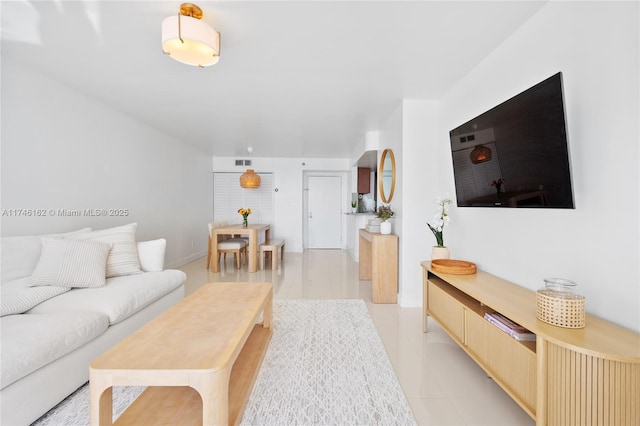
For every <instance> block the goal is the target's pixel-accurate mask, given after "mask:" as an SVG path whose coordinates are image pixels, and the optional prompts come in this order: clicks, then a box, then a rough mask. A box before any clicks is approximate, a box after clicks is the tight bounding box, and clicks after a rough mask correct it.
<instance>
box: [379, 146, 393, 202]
mask: <svg viewBox="0 0 640 426" xmlns="http://www.w3.org/2000/svg"><path fill="white" fill-rule="evenodd" d="M378 186H379V187H380V196H381V197H382V202H383V203H385V204H389V203H390V202H391V199H392V198H393V190H394V189H395V188H396V159H395V157H394V156H393V151H392V150H390V149H388V148H387V149H385V150H384V151H383V152H382V157H381V158H380V166H379V169H378Z"/></svg>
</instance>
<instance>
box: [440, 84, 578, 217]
mask: <svg viewBox="0 0 640 426" xmlns="http://www.w3.org/2000/svg"><path fill="white" fill-rule="evenodd" d="M449 136H450V140H451V156H452V160H453V174H454V179H455V186H456V199H457V203H458V206H459V207H531V208H562V209H572V208H574V202H573V190H572V186H571V170H570V161H569V147H568V140H567V134H566V124H565V109H564V100H563V93H562V73H557V74H555V75H553V76H551V77H549V78H547V79H546V80H544V81H542V82H541V83H538V84H536V85H534V86H533V87H531V88H529V89H527V90H525V91H523V92H521V93H520V94H518V95H516V96H514V97H512V98H511V99H509V100H507V101H505V102H503V103H501V104H500V105H498V106H496V107H494V108H492V109H490V110H489V111H487V112H485V113H483V114H481V115H479V116H478V117H476V118H474V119H472V120H470V121H468V122H466V123H464V124H462V125H460V126H458V127H456V128H455V129H453V130H451V131H450V132H449Z"/></svg>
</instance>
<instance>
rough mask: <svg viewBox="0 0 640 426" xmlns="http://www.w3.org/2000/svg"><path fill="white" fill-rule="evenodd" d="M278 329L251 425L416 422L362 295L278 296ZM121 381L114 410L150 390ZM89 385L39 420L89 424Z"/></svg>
mask: <svg viewBox="0 0 640 426" xmlns="http://www.w3.org/2000/svg"><path fill="white" fill-rule="evenodd" d="M273 305H274V306H273V308H274V309H273V313H274V318H273V336H272V338H271V343H270V344H269V348H268V350H267V353H266V355H265V358H264V361H263V364H262V367H261V369H260V372H259V374H258V378H257V379H256V383H255V386H254V388H253V392H252V393H251V397H250V398H249V402H248V403H247V407H246V409H245V413H244V417H243V419H242V424H244V425H278V426H281V425H414V424H416V421H415V418H414V416H413V414H412V412H411V409H410V407H409V404H408V402H407V400H406V398H405V396H404V394H403V392H402V389H401V387H400V384H399V383H398V379H397V377H396V375H395V373H394V371H393V368H392V366H391V363H390V362H389V359H388V357H387V354H386V352H385V350H384V346H383V345H382V341H381V340H380V337H379V336H378V333H377V331H376V329H375V326H374V324H373V322H372V320H371V317H370V316H369V312H368V311H367V307H366V305H365V303H364V301H362V300H274V302H273ZM143 389H144V388H142V387H117V388H114V392H113V398H114V418H115V417H117V416H118V415H119V414H120V413H121V412H122V411H123V410H124V409H126V407H127V406H128V405H129V404H130V403H131V402H132V401H133V400H134V399H135V398H136V397H137V396H138V395H139V394H140V393H141V392H142V390H143ZM88 421H89V387H88V385H85V386H83V387H81V388H80V389H78V391H76V392H75V393H74V394H72V395H71V396H69V397H68V398H67V399H65V400H64V401H63V402H61V403H60V404H59V405H58V406H57V407H55V408H54V409H52V410H51V411H50V412H49V413H47V414H46V415H45V416H43V417H42V418H40V419H39V420H38V421H36V422H35V423H34V425H37V426H45V425H56V426H58V425H86V424H88Z"/></svg>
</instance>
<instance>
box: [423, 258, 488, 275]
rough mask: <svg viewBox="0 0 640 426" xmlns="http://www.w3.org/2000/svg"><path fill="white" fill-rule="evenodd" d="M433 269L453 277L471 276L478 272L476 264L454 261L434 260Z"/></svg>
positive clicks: (432, 261) (432, 262)
mask: <svg viewBox="0 0 640 426" xmlns="http://www.w3.org/2000/svg"><path fill="white" fill-rule="evenodd" d="M431 269H433V270H434V271H436V272H442V273H445V274H453V275H471V274H475V273H476V272H477V271H478V268H477V267H476V264H475V263H472V262H467V261H466V260H453V259H432V260H431Z"/></svg>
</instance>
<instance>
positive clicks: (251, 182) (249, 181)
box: [240, 147, 262, 189]
mask: <svg viewBox="0 0 640 426" xmlns="http://www.w3.org/2000/svg"><path fill="white" fill-rule="evenodd" d="M247 151H249V156H250V157H251V155H252V153H253V148H251V147H249V148H247ZM261 182H262V179H260V176H259V175H257V174H256V172H255V171H253V169H247V171H246V172H244V173H243V174H242V175H241V176H240V186H241V187H243V188H246V189H255V188H260V183H261Z"/></svg>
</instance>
